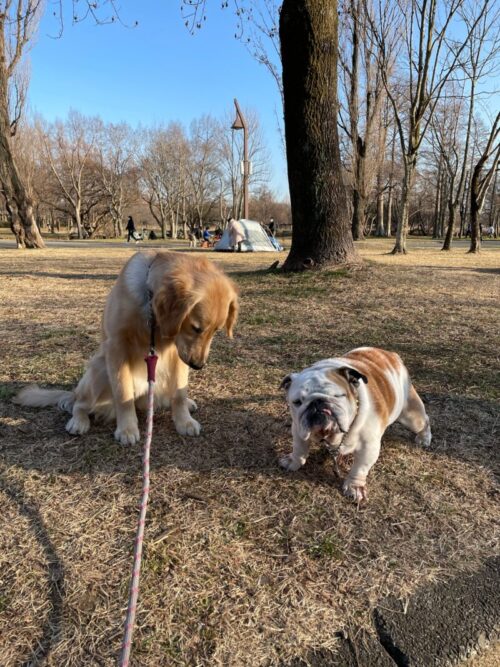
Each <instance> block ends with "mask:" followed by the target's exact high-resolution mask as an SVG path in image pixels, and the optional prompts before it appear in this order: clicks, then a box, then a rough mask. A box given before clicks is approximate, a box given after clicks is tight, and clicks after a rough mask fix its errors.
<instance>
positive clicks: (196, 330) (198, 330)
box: [192, 324, 203, 334]
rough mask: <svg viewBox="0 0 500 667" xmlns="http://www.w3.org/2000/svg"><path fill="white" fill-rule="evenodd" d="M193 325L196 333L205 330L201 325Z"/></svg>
mask: <svg viewBox="0 0 500 667" xmlns="http://www.w3.org/2000/svg"><path fill="white" fill-rule="evenodd" d="M192 327H193V331H194V332H195V333H196V334H201V332H202V331H203V329H202V328H201V327H197V326H195V325H194V324H193V325H192Z"/></svg>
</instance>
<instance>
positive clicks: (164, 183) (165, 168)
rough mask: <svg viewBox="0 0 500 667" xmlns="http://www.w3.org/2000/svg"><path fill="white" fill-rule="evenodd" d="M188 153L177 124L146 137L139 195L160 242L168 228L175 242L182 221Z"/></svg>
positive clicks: (180, 128)
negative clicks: (157, 226)
mask: <svg viewBox="0 0 500 667" xmlns="http://www.w3.org/2000/svg"><path fill="white" fill-rule="evenodd" d="M190 152H191V149H190V146H189V142H188V139H187V137H186V134H185V131H184V128H183V127H182V126H180V125H179V124H178V123H171V124H170V125H169V126H168V127H166V128H165V127H163V128H156V129H154V130H150V131H149V132H147V133H146V137H145V140H144V142H143V148H142V155H141V157H140V159H139V164H140V170H141V182H142V193H143V198H144V200H145V201H146V202H147V204H148V206H149V210H150V212H151V214H152V216H153V217H154V219H155V220H156V222H157V223H158V225H159V227H160V230H161V235H162V238H165V237H166V236H167V226H168V227H169V228H170V234H171V235H172V237H174V238H175V237H176V236H177V227H178V224H179V219H183V220H184V219H185V209H186V198H187V196H188V193H187V189H188V174H189V169H190V159H191V158H190Z"/></svg>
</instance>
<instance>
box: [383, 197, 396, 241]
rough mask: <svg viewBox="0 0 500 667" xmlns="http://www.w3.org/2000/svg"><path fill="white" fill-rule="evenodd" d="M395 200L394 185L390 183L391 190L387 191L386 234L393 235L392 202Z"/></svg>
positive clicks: (388, 236)
mask: <svg viewBox="0 0 500 667" xmlns="http://www.w3.org/2000/svg"><path fill="white" fill-rule="evenodd" d="M393 201H394V190H393V187H392V185H389V192H388V193H387V222H386V232H385V233H386V236H387V238H390V237H391V236H392V203H393Z"/></svg>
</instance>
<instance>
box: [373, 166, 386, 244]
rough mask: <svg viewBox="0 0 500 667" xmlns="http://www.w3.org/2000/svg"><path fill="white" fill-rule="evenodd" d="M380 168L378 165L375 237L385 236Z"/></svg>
mask: <svg viewBox="0 0 500 667" xmlns="http://www.w3.org/2000/svg"><path fill="white" fill-rule="evenodd" d="M382 180H383V179H382V168H381V166H380V165H379V169H378V173H377V228H376V230H375V236H385V224H384V191H383V187H382Z"/></svg>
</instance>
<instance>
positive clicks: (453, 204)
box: [441, 183, 458, 250]
mask: <svg viewBox="0 0 500 667" xmlns="http://www.w3.org/2000/svg"><path fill="white" fill-rule="evenodd" d="M450 190H451V192H453V183H451V184H450ZM457 213H458V201H457V200H456V199H454V198H453V197H451V198H450V199H449V200H448V226H447V228H446V236H445V237H444V243H443V247H442V248H441V250H451V240H452V238H453V232H454V231H455V228H456V224H457Z"/></svg>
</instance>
